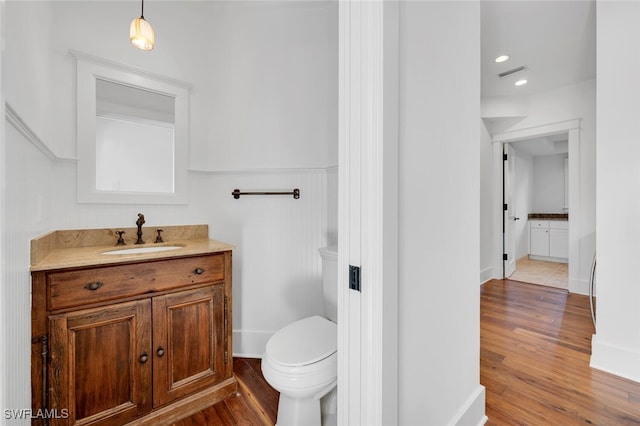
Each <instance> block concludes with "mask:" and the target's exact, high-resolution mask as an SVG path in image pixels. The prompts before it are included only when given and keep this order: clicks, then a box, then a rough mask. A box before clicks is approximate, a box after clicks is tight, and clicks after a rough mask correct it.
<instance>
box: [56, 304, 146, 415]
mask: <svg viewBox="0 0 640 426" xmlns="http://www.w3.org/2000/svg"><path fill="white" fill-rule="evenodd" d="M49 327H50V333H51V337H50V349H51V352H50V363H49V380H50V383H49V389H50V392H49V408H50V409H57V410H58V412H59V413H60V412H62V410H68V418H67V419H62V418H61V419H56V420H54V421H52V423H53V424H65V425H66V424H68V425H75V424H83V425H85V424H86V425H116V424H124V423H127V422H128V421H130V420H133V419H134V418H136V417H139V416H140V415H142V414H144V413H145V412H148V411H149V410H150V409H151V402H152V401H151V374H152V368H151V367H152V357H151V301H150V300H149V299H146V300H140V301H134V302H126V303H119V304H115V305H111V306H105V307H100V308H93V309H87V310H81V311H76V312H71V313H65V314H61V315H54V316H50V317H49Z"/></svg>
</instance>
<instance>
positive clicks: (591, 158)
mask: <svg viewBox="0 0 640 426" xmlns="http://www.w3.org/2000/svg"><path fill="white" fill-rule="evenodd" d="M482 105H483V116H484V114H485V108H484V106H485V105H487V106H490V107H491V108H490V109H491V110H492V111H493V110H496V109H498V110H500V114H501V116H503V117H508V116H509V114H511V118H510V119H506V120H491V121H488V122H487V123H488V125H487V128H488V130H489V133H490V134H491V135H495V134H499V133H503V132H510V131H519V130H525V129H530V128H533V127H536V126H543V125H549V124H554V123H558V122H562V121H567V120H575V119H580V142H579V150H578V151H579V152H578V153H577V155H578V162H579V171H578V176H579V185H580V211H579V215H580V217H579V221H578V226H576V227H575V228H574V229H572V231H571V233H572V235H574V236H575V238H576V240H577V244H578V245H579V253H580V261H579V264H576V265H574V266H575V267H576V268H577V274H576V282H575V283H572V284H570V288H572V289H574V290H576V291H577V292H580V293H583V294H587V292H588V284H589V277H590V271H591V262H592V260H593V256H594V255H595V242H596V237H595V230H596V222H595V220H596V213H595V209H596V195H595V185H596V170H595V164H596V142H595V141H596V137H595V136H596V133H595V129H596V125H595V123H596V82H595V80H588V81H584V82H581V83H578V84H575V85H570V86H565V87H560V88H557V89H554V90H550V91H548V92H543V93H539V94H535V95H532V96H530V97H524V98H515V99H511V98H506V99H505V98H495V99H483V100H482ZM523 105H524V107H523ZM509 111H511V112H509ZM523 111H527V115H526V117H522V114H523ZM497 152H499V151H498V150H495V149H494V156H495V155H498V154H497ZM570 155H574V154H572V153H570ZM493 164H494V167H501V166H500V164H501V163H500V161H497V160H496V159H495V158H494V163H493ZM483 173H487V171H486V170H483ZM494 173H495V171H494ZM484 196H486V194H485V193H484V192H483V197H484ZM495 197H496V195H495V190H494V200H495V199H496V198H495ZM574 213H575V212H574ZM501 214H502V212H497V211H495V209H494V210H489V209H488V208H486V207H483V209H482V211H481V217H484V216H485V215H493V217H494V225H495V226H494V229H493V230H492V231H491V234H495V235H500V233H501V232H502V231H501V228H500V227H498V226H501V223H500V222H498V220H497V219H498V218H499V216H500V215H501ZM569 214H571V212H569ZM572 238H573V237H572ZM483 247H484V245H483ZM501 250H502V247H501V240H500V239H495V240H494V247H493V251H494V252H495V253H499V252H500V251H501ZM483 257H487V258H488V257H489V255H483ZM493 257H494V259H495V258H496V257H495V255H494V256H493ZM494 262H495V263H494V274H495V275H494V276H495V277H501V276H502V275H501V274H502V272H501V265H500V261H499V259H496V260H495V261H494ZM576 263H578V262H576ZM572 291H573V290H572Z"/></svg>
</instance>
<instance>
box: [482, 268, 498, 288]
mask: <svg viewBox="0 0 640 426" xmlns="http://www.w3.org/2000/svg"><path fill="white" fill-rule="evenodd" d="M494 278H495V274H494V273H493V268H492V267H488V268H484V269H482V270H481V271H480V284H481V285H482V284H484V283H486V282H487V281H489V280H492V279H494Z"/></svg>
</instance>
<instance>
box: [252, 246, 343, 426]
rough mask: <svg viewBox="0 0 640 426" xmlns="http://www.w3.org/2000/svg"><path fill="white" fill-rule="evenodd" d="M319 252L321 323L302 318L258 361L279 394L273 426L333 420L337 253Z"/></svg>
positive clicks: (271, 342) (312, 424) (272, 342)
mask: <svg viewBox="0 0 640 426" xmlns="http://www.w3.org/2000/svg"><path fill="white" fill-rule="evenodd" d="M319 251H320V256H321V257H322V284H323V295H324V305H325V315H326V318H323V317H320V316H313V317H308V318H303V319H301V320H298V321H296V322H293V323H291V324H289V325H287V326H285V327H283V328H282V329H280V330H279V331H277V332H276V333H275V334H274V335H273V336H271V338H270V339H269V341H268V342H267V348H266V350H265V353H264V355H263V356H262V374H263V375H264V378H265V379H266V380H267V382H268V383H269V384H270V385H271V386H272V387H273V388H274V389H276V390H277V391H278V392H280V401H279V403H278V420H277V426H321V425H324V426H327V425H331V424H335V421H336V400H337V392H336V391H337V387H336V385H337V378H338V353H337V348H338V331H337V325H336V321H337V318H338V304H337V301H338V300H337V295H338V253H337V250H336V248H335V247H327V248H321V249H320V250H319Z"/></svg>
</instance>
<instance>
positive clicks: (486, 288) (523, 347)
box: [175, 280, 640, 426]
mask: <svg viewBox="0 0 640 426" xmlns="http://www.w3.org/2000/svg"><path fill="white" fill-rule="evenodd" d="M480 292H481V305H480V306H481V307H480V315H481V317H480V336H481V339H480V352H481V353H480V382H481V383H482V384H483V385H484V386H485V387H486V391H487V393H486V397H487V407H486V413H487V416H488V417H489V421H488V423H487V425H489V426H504V425H526V426H572V425H585V424H590V425H598V426H623V425H640V384H638V383H634V382H631V381H628V380H624V379H621V378H619V377H616V376H613V375H610V374H607V373H604V372H601V371H598V370H594V369H592V368H590V367H589V355H590V352H591V335H592V334H593V324H592V322H591V313H590V310H589V300H588V298H587V297H585V296H579V295H573V294H568V293H567V291H565V290H561V289H555V288H552V287H545V286H539V285H533V284H526V283H521V282H517V281H510V280H493V281H489V282H487V283H485V284H484V285H482V286H481V289H480ZM233 367H234V372H235V374H236V377H237V378H238V381H239V383H240V386H239V392H238V396H236V397H233V398H229V399H227V400H226V401H223V402H220V403H218V404H215V405H214V406H212V407H210V408H208V409H206V410H203V411H201V412H199V413H197V414H195V415H193V416H191V417H189V418H187V419H184V420H182V421H180V422H178V423H175V426H210V425H220V426H230V425H248V426H249V425H250V426H262V425H273V424H275V420H276V411H277V406H278V392H276V391H275V390H274V389H273V388H271V387H270V386H269V385H268V384H267V383H266V382H265V381H264V378H263V377H262V373H261V370H260V360H259V359H249V358H235V359H234V364H233ZM403 426H404V425H403ZM406 426H414V425H406ZM427 426H431V425H427ZM433 426H438V425H433Z"/></svg>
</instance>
